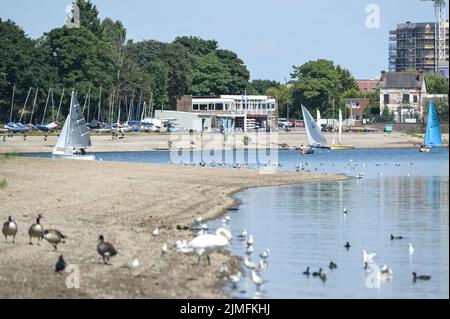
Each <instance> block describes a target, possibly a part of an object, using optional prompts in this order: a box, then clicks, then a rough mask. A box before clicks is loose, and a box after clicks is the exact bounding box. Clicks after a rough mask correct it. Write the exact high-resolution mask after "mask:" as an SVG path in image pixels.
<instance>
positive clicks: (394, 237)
mask: <svg viewBox="0 0 450 319" xmlns="http://www.w3.org/2000/svg"><path fill="white" fill-rule="evenodd" d="M394 239H403V236H394V235H392V234H391V240H394Z"/></svg>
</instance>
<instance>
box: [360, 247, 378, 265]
mask: <svg viewBox="0 0 450 319" xmlns="http://www.w3.org/2000/svg"><path fill="white" fill-rule="evenodd" d="M376 255H377V254H376V253H371V254H368V253H367V252H366V251H365V250H363V261H364V263H369V264H370V263H373V259H374V258H375V256H376Z"/></svg>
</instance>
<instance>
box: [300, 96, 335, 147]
mask: <svg viewBox="0 0 450 319" xmlns="http://www.w3.org/2000/svg"><path fill="white" fill-rule="evenodd" d="M302 113H303V120H304V122H305V128H306V134H307V135H308V143H309V146H307V147H300V151H301V152H302V153H303V154H312V153H314V148H329V147H327V146H326V144H327V141H326V140H325V137H324V136H323V134H322V132H321V130H320V126H319V125H318V124H317V123H316V121H314V118H313V117H312V115H311V113H309V111H308V109H307V108H306V107H305V106H303V105H302Z"/></svg>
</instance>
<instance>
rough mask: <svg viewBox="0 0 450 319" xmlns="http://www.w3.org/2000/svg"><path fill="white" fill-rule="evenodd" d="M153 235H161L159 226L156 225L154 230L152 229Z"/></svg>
mask: <svg viewBox="0 0 450 319" xmlns="http://www.w3.org/2000/svg"><path fill="white" fill-rule="evenodd" d="M152 235H153V236H155V237H156V236H159V228H158V227H156V228H155V229H154V230H153V231H152Z"/></svg>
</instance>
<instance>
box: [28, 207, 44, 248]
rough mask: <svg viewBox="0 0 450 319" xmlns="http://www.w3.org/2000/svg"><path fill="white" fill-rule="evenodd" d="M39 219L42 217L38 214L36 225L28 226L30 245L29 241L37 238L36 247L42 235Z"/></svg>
mask: <svg viewBox="0 0 450 319" xmlns="http://www.w3.org/2000/svg"><path fill="white" fill-rule="evenodd" d="M41 218H42V215H41V214H39V215H38V217H37V218H36V223H35V224H32V225H31V226H30V229H28V235H29V236H30V245H33V243H32V241H31V239H32V238H37V245H38V246H39V242H40V240H41V239H42V236H43V235H44V227H42V225H41V223H40V222H41Z"/></svg>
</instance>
